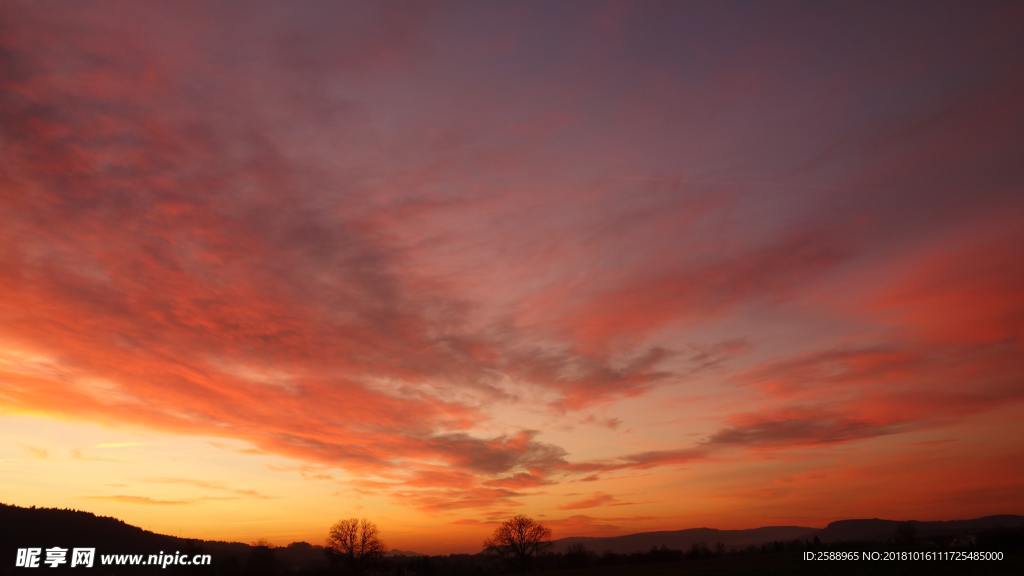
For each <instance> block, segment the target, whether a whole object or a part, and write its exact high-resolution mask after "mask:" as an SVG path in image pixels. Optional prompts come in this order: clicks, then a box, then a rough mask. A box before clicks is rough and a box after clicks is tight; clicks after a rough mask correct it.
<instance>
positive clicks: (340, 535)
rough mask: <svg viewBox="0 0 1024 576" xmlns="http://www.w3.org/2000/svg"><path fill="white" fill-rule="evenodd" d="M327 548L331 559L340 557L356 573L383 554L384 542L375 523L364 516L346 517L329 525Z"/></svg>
mask: <svg viewBox="0 0 1024 576" xmlns="http://www.w3.org/2000/svg"><path fill="white" fill-rule="evenodd" d="M327 549H328V551H329V554H330V555H331V557H332V559H334V560H339V559H340V560H341V562H342V563H344V564H345V566H346V568H347V569H348V570H350V571H352V572H354V573H357V574H358V573H361V572H362V571H364V570H365V569H366V567H367V566H368V565H370V564H371V563H373V561H375V560H377V559H378V558H380V557H381V556H382V555H383V554H384V543H383V542H381V540H380V530H378V529H377V525H376V524H374V523H373V522H370V521H369V520H366V519H365V518H363V519H359V518H348V519H345V520H341V521H339V522H338V523H336V524H335V525H334V526H331V530H330V532H328V534H327Z"/></svg>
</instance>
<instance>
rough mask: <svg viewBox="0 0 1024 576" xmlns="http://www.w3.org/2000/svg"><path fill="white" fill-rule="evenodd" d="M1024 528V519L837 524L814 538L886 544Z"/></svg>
mask: <svg viewBox="0 0 1024 576" xmlns="http://www.w3.org/2000/svg"><path fill="white" fill-rule="evenodd" d="M999 527H1003V528H1024V516H1010V515H1002V516H984V517H982V518H974V519H972V520H943V521H919V520H906V521H897V520H881V519H879V518H871V519H866V520H838V521H836V522H832V523H831V524H829V525H828V526H826V527H825V528H823V529H822V530H820V531H818V532H817V534H816V536H818V539H819V540H821V541H822V542H888V541H891V540H895V539H899V538H901V537H902V538H916V537H935V536H943V535H949V536H955V535H961V534H974V533H977V532H982V531H985V530H993V529H995V528H999Z"/></svg>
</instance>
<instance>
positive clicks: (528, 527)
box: [484, 515, 551, 566]
mask: <svg viewBox="0 0 1024 576" xmlns="http://www.w3.org/2000/svg"><path fill="white" fill-rule="evenodd" d="M549 538H551V530H548V529H547V528H546V527H545V526H544V525H543V524H541V523H540V522H537V521H536V520H534V519H533V518H530V517H527V516H522V515H517V516H513V517H512V518H509V519H508V520H506V521H504V522H502V523H501V526H498V528H497V529H495V530H494V534H492V535H491V537H490V538H488V539H487V540H484V549H485V550H487V551H488V552H493V553H496V554H498V555H500V556H502V557H504V558H507V559H509V560H511V561H513V562H515V563H516V564H517V565H519V566H526V565H528V564H529V563H530V560H531V559H532V558H533V557H534V556H536V555H537V554H538V553H540V552H541V551H542V550H543V549H544V548H546V547H547V546H548V545H549V544H550V543H551V542H549V541H548V539H549Z"/></svg>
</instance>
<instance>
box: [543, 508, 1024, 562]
mask: <svg viewBox="0 0 1024 576" xmlns="http://www.w3.org/2000/svg"><path fill="white" fill-rule="evenodd" d="M1000 527H1002V528H1024V516H1010V515H1003V516H985V517H983V518H975V519H972V520H949V521H924V522H922V521H917V520H908V521H897V520H880V519H877V518H873V519H868V520H839V521H836V522H832V523H831V524H829V525H828V526H826V527H825V528H822V529H818V528H808V527H806V526H766V527H763V528H751V529H747V530H716V529H714V528H691V529H689V530H673V531H663V532H640V533H637V534H627V535H624V536H610V537H593V538H590V537H580V536H574V537H569V538H562V539H560V540H555V541H554V543H553V544H554V546H553V548H554V550H555V551H556V552H565V551H566V550H568V549H569V547H570V546H572V545H574V544H580V545H583V546H584V547H586V548H587V549H588V550H590V551H593V552H597V553H604V552H615V553H618V554H629V553H634V552H647V551H649V550H650V549H651V548H655V547H660V546H664V547H666V548H673V549H676V550H689V549H690V548H692V547H693V546H694V545H704V546H707V547H709V548H714V547H716V546H717V545H718V544H719V543H721V545H722V546H724V547H725V548H727V549H735V548H745V547H747V546H760V545H761V544H767V543H769V542H785V541H791V540H812V539H814V538H815V537H817V538H818V539H819V540H821V541H822V542H893V541H898V540H899V539H900V538H905V539H914V538H934V537H941V536H948V537H950V538H953V537H965V536H969V535H971V534H976V533H978V532H983V531H986V530H993V529H996V528H1000Z"/></svg>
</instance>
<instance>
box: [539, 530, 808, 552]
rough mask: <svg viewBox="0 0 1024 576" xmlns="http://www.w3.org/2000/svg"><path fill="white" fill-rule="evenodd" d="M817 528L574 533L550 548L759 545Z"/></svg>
mask: <svg viewBox="0 0 1024 576" xmlns="http://www.w3.org/2000/svg"><path fill="white" fill-rule="evenodd" d="M817 532H818V529H817V528H808V527H806V526H765V527H763V528H751V529H749V530H717V529H715V528H690V529H688V530H672V531H662V532H640V533H638V534H627V535H625V536H611V537H595V538H591V537H584V536H574V537H570V538H562V539H560V540H555V542H554V549H555V551H557V552H564V551H566V550H567V549H568V548H569V547H570V546H572V545H573V544H581V545H583V546H585V547H586V548H587V549H588V550H591V551H593V552H597V553H604V552H615V553H618V554H628V553H631V552H646V551H648V550H650V549H651V548H655V547H660V546H664V547H666V548H673V549H676V550H689V549H690V548H692V547H693V546H694V545H699V544H703V545H705V546H708V547H714V546H716V545H717V544H718V543H721V544H722V545H723V546H725V547H726V548H744V547H746V546H759V545H761V544H765V543H767V542H778V541H789V540H804V539H811V538H813V537H814V534H815V533H817Z"/></svg>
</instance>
